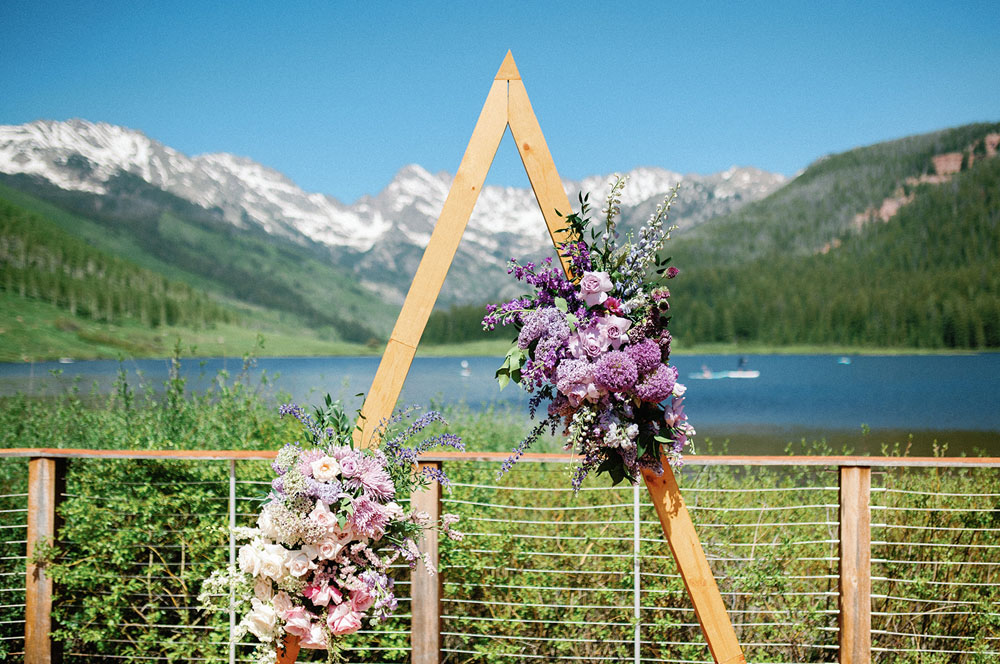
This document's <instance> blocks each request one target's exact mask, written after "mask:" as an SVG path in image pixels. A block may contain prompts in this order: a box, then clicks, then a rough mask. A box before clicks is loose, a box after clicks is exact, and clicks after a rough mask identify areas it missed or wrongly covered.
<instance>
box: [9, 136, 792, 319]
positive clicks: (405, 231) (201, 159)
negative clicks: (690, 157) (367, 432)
mask: <svg viewBox="0 0 1000 664" xmlns="http://www.w3.org/2000/svg"><path fill="white" fill-rule="evenodd" d="M122 172H125V173H130V174H132V175H134V176H137V177H139V178H141V179H142V180H144V181H146V182H148V183H149V184H151V185H153V186H154V187H156V188H159V189H162V190H164V191H167V192H169V193H171V194H173V195H175V196H177V197H179V198H182V199H185V200H187V201H190V202H192V203H195V204H197V205H199V206H202V207H205V208H207V209H217V210H218V211H220V213H221V215H222V217H223V218H224V219H225V220H226V221H228V222H230V223H232V224H233V225H235V226H237V227H243V228H246V227H249V226H251V225H253V226H258V227H259V228H261V229H263V230H264V231H266V232H267V233H269V234H272V235H278V236H281V237H284V238H287V239H291V240H293V241H295V242H298V243H301V244H307V243H318V244H320V245H324V246H326V247H328V248H329V250H330V254H331V259H332V260H334V261H335V262H338V263H341V264H343V265H346V266H349V267H350V268H351V269H352V270H354V271H355V272H356V273H357V274H358V276H359V278H360V279H361V280H362V281H363V282H364V283H365V284H366V285H368V286H371V287H374V288H375V289H376V290H377V291H379V292H380V293H382V294H384V295H385V296H386V297H388V298H389V299H392V300H401V299H402V296H403V295H404V294H405V292H406V289H407V287H408V284H409V281H410V279H411V278H412V275H413V273H414V272H415V271H416V265H417V263H418V262H419V259H420V254H421V251H422V249H423V247H424V246H426V244H427V242H428V240H429V238H430V234H431V231H432V230H433V228H434V224H435V222H436V220H437V216H438V214H439V213H440V211H441V208H442V206H443V205H444V201H445V198H446V197H447V195H448V190H449V187H450V186H451V180H452V176H451V175H449V174H447V173H437V174H431V173H429V172H427V171H426V170H425V169H423V168H422V167H420V166H418V165H415V164H413V165H409V166H406V167H404V168H403V169H401V170H400V171H399V173H397V175H396V177H395V178H394V179H393V180H392V182H391V183H390V184H389V185H388V186H387V187H386V188H385V189H384V190H382V191H381V192H379V193H378V194H376V195H374V196H365V197H363V198H361V199H360V200H358V201H356V202H355V203H353V204H351V205H345V204H343V203H341V202H339V201H337V200H336V199H334V198H332V197H330V196H328V195H325V194H321V193H309V192H305V191H303V190H302V189H301V188H299V187H298V186H297V185H296V184H295V183H294V182H292V181H291V180H290V179H288V178H287V177H286V176H284V175H282V174H281V173H279V172H278V171H276V170H274V169H271V168H268V167H266V166H263V165H261V164H259V163H257V162H255V161H252V160H251V159H248V158H245V157H237V156H234V155H231V154H226V153H218V154H205V155H198V156H194V157H189V156H187V155H185V154H183V153H181V152H178V151H177V150H174V149H172V148H170V147H168V146H166V145H163V144H162V143H159V142H158V141H155V140H153V139H150V138H149V137H147V136H146V135H145V134H143V133H142V132H140V131H136V130H133V129H126V128H123V127H118V126H115V125H110V124H106V123H91V122H87V121H85V120H69V121H66V122H54V121H37V122H32V123H28V124H24V125H0V173H7V174H24V175H31V176H37V177H40V178H44V179H45V180H47V181H48V182H50V183H51V184H53V185H56V186H57V187H60V188H62V189H66V190H72V191H83V192H90V193H93V194H97V195H105V194H108V193H109V189H108V185H109V182H111V181H112V180H113V178H115V177H116V176H118V175H120V174H121V173H122ZM628 175H629V176H630V182H629V186H628V187H627V188H626V190H625V195H624V198H623V200H622V220H623V223H624V225H625V226H626V227H628V226H630V225H636V224H638V223H640V222H641V221H642V220H644V218H645V217H646V216H647V215H648V214H649V213H650V212H652V210H653V208H655V205H656V204H657V203H658V202H659V201H660V200H662V198H663V195H664V194H665V193H666V192H668V191H669V190H670V189H671V188H672V187H673V186H674V185H675V184H677V183H679V184H680V195H679V197H678V200H677V203H676V204H675V206H674V208H673V213H672V215H671V219H672V221H673V222H674V223H678V224H680V225H681V226H682V227H688V228H689V227H691V226H694V225H696V224H699V223H701V222H704V221H706V220H708V219H709V218H711V217H713V216H716V215H718V214H722V213H725V212H730V211H732V210H734V209H736V208H738V207H740V206H741V205H743V204H745V203H748V202H750V201H753V200H757V199H759V198H763V197H764V196H766V195H767V194H769V193H771V192H772V191H774V190H775V189H777V188H778V187H780V186H781V185H782V184H784V182H785V177H784V176H782V175H779V174H774V173H768V172H765V171H761V170H759V169H755V168H742V167H741V168H736V167H733V168H730V169H729V170H726V171H723V172H721V173H715V174H712V175H681V174H679V173H675V172H671V171H668V170H664V169H661V168H637V169H634V170H633V171H630V172H629V173H628ZM610 179H611V176H605V175H598V176H592V177H588V178H585V179H584V180H582V181H580V182H573V181H565V182H564V186H565V187H566V191H567V194H568V195H569V196H570V200H571V201H575V200H576V195H577V192H579V191H591V192H593V196H592V197H591V198H592V199H594V200H593V201H592V202H593V208H594V209H595V210H597V211H599V210H600V207H601V198H602V196H603V194H604V193H605V192H606V191H607V188H608V182H609V181H610ZM595 197H596V198H595ZM469 227H470V229H471V230H472V231H473V232H471V233H466V235H465V237H464V239H463V243H462V244H461V245H460V249H459V255H458V256H457V257H456V261H455V263H454V264H453V267H452V271H451V276H450V277H449V279H448V283H446V287H445V293H444V295H443V298H442V299H443V301H445V302H447V301H462V300H468V299H469V298H470V296H474V297H475V299H476V300H477V301H478V300H482V299H484V298H486V297H493V296H496V295H498V294H500V293H501V292H502V291H500V290H499V287H498V286H497V284H498V283H503V284H507V283H508V282H509V280H506V279H495V278H493V277H494V276H497V275H495V274H493V273H494V272H496V273H498V274H499V273H501V271H502V270H503V266H504V263H505V261H506V259H507V258H509V257H511V256H537V255H540V254H542V253H546V252H550V240H549V237H548V233H547V231H546V229H545V225H544V223H543V221H542V216H541V212H540V211H539V209H538V204H537V203H536V201H535V198H534V195H533V193H532V192H531V190H530V189H527V188H525V189H520V188H513V187H495V186H486V187H484V188H483V191H482V192H481V194H480V197H479V201H478V203H477V205H476V209H475V211H474V213H473V215H472V218H471V219H470V222H469ZM484 265H485V266H489V268H488V269H487V270H486V273H485V274H484V273H483V266H484ZM470 280H471V281H474V282H475V283H476V284H477V286H482V287H483V288H482V289H480V288H476V289H469V288H468V283H469V282H470ZM470 291H471V293H470Z"/></svg>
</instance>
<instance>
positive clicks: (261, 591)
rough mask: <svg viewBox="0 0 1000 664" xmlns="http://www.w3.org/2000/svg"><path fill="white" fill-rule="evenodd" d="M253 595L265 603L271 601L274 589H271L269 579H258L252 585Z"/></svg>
mask: <svg viewBox="0 0 1000 664" xmlns="http://www.w3.org/2000/svg"><path fill="white" fill-rule="evenodd" d="M253 594H254V595H255V596H256V597H257V599H259V600H262V601H265V602H266V601H267V600H269V599H271V597H272V596H273V595H274V589H273V588H272V587H271V579H268V578H267V577H263V576H262V577H260V578H258V579H257V582H256V583H255V584H253Z"/></svg>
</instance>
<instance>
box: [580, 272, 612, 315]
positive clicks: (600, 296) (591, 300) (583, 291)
mask: <svg viewBox="0 0 1000 664" xmlns="http://www.w3.org/2000/svg"><path fill="white" fill-rule="evenodd" d="M611 288H612V284H611V277H610V276H608V273H607V272H584V273H583V277H582V278H581V279H580V295H581V296H582V297H583V301H584V302H586V303H587V306H588V307H592V306H594V305H595V304H602V303H603V302H604V301H605V300H607V299H608V291H609V290H611Z"/></svg>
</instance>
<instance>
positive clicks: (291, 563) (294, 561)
mask: <svg viewBox="0 0 1000 664" xmlns="http://www.w3.org/2000/svg"><path fill="white" fill-rule="evenodd" d="M289 553H290V554H291V555H289V556H288V559H287V560H286V561H285V567H287V568H288V572H289V574H291V575H292V576H294V577H302V576H305V575H306V574H307V573H308V572H309V570H311V569H316V563H314V562H313V561H312V560H310V559H309V556H308V555H306V554H305V553H303V552H302V551H290V552H289Z"/></svg>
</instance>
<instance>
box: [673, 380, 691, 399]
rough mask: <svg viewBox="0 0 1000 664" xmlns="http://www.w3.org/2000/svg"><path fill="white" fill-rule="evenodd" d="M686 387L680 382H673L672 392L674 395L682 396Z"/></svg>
mask: <svg viewBox="0 0 1000 664" xmlns="http://www.w3.org/2000/svg"><path fill="white" fill-rule="evenodd" d="M687 389H688V388H686V387H685V386H684V385H682V384H681V383H674V393H673V394H674V396H675V397H682V396H684V393H685V392H687Z"/></svg>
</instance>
